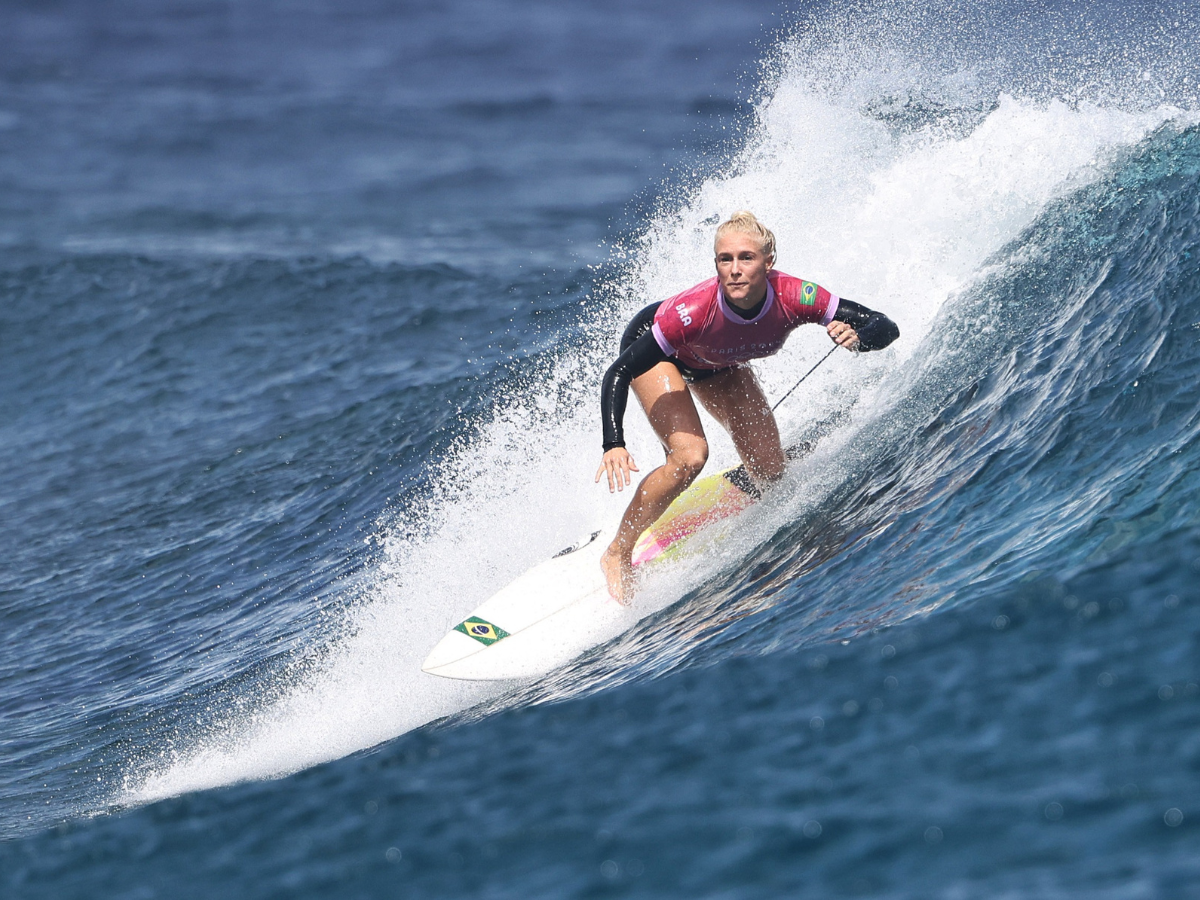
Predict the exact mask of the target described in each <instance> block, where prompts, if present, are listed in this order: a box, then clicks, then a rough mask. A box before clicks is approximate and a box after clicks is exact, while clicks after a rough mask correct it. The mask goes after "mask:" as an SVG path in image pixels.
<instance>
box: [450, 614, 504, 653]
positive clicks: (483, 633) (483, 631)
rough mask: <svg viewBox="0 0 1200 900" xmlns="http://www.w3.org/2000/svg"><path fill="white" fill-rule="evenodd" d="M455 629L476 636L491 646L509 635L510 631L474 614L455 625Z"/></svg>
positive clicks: (482, 642) (472, 636) (481, 641)
mask: <svg viewBox="0 0 1200 900" xmlns="http://www.w3.org/2000/svg"><path fill="white" fill-rule="evenodd" d="M454 630H455V631H461V632H462V633H463V634H465V635H466V636H467V637H471V638H475V640H477V641H479V643H481V644H483V645H484V646H490V645H492V644H494V643H496V641H500V640H503V639H504V638H506V637H508V632H507V631H505V630H504V629H503V628H500V627H499V626H497V625H493V624H492V623H491V622H486V621H484V620H483V619H477V618H475V617H474V616H472V617H471V618H469V619H467V620H466V621H465V622H459V623H458V624H457V625H455V626H454Z"/></svg>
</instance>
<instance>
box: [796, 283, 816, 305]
mask: <svg viewBox="0 0 1200 900" xmlns="http://www.w3.org/2000/svg"><path fill="white" fill-rule="evenodd" d="M800 302H801V303H802V304H803V305H804V306H812V305H813V304H814V303H816V302H817V286H816V285H815V284H813V283H812V282H811V281H802V282H800Z"/></svg>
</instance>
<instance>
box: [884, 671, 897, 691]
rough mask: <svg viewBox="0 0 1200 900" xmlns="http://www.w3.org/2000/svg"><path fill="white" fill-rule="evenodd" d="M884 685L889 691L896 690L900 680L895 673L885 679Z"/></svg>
mask: <svg viewBox="0 0 1200 900" xmlns="http://www.w3.org/2000/svg"><path fill="white" fill-rule="evenodd" d="M883 686H884V687H885V688H887V689H888V690H889V691H894V690H895V689H896V688H898V687H900V680H899V679H898V678H896V676H895V675H889V676H888V677H887V678H885V679H883Z"/></svg>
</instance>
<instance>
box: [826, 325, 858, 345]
mask: <svg viewBox="0 0 1200 900" xmlns="http://www.w3.org/2000/svg"><path fill="white" fill-rule="evenodd" d="M825 331H827V332H828V333H829V336H830V337H831V338H833V342H834V343H835V344H837V345H838V346H839V347H845V348H846V349H847V350H857V349H858V343H859V341H858V332H857V331H855V330H854V329H853V328H851V327H850V326H849V325H847V324H846V323H845V322H837V321H833V322H830V323H829V325H827V326H826V328H825Z"/></svg>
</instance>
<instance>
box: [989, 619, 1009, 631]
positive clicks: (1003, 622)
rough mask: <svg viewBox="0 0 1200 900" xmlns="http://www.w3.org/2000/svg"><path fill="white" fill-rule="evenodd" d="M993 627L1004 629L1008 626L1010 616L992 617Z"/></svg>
mask: <svg viewBox="0 0 1200 900" xmlns="http://www.w3.org/2000/svg"><path fill="white" fill-rule="evenodd" d="M992 627H993V628H995V629H996V630H997V631H1003V630H1004V629H1005V628H1007V627H1008V616H996V618H994V619H992Z"/></svg>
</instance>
